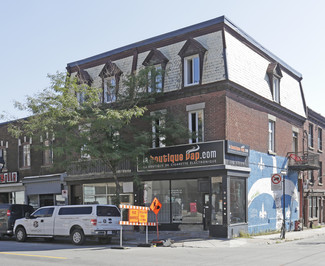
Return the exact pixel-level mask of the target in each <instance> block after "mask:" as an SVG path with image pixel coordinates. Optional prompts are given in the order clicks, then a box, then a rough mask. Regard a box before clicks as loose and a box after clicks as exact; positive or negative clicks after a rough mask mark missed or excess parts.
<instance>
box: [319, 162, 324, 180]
mask: <svg viewBox="0 0 325 266" xmlns="http://www.w3.org/2000/svg"><path fill="white" fill-rule="evenodd" d="M318 184H319V185H322V184H323V163H322V162H319V170H318Z"/></svg>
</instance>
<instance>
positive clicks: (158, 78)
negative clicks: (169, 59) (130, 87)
mask: <svg viewBox="0 0 325 266" xmlns="http://www.w3.org/2000/svg"><path fill="white" fill-rule="evenodd" d="M148 81H149V84H148V92H162V88H163V74H162V69H161V65H155V66H153V68H152V69H151V70H150V71H149V72H148Z"/></svg>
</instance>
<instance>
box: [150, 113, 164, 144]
mask: <svg viewBox="0 0 325 266" xmlns="http://www.w3.org/2000/svg"><path fill="white" fill-rule="evenodd" d="M150 115H151V116H153V120H152V148H159V147H165V146H166V144H165V140H166V136H165V135H164V134H163V132H162V131H163V129H164V128H165V123H166V119H165V115H166V110H160V111H156V112H152V113H151V114H150Z"/></svg>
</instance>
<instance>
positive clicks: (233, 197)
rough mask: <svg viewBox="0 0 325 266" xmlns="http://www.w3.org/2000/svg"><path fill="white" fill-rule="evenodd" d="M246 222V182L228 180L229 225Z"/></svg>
mask: <svg viewBox="0 0 325 266" xmlns="http://www.w3.org/2000/svg"><path fill="white" fill-rule="evenodd" d="M245 222H246V180H245V179H240V178H233V177H232V178H230V223H232V224H236V223H245Z"/></svg>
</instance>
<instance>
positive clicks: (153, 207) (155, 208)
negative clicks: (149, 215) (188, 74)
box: [150, 198, 162, 242]
mask: <svg viewBox="0 0 325 266" xmlns="http://www.w3.org/2000/svg"><path fill="white" fill-rule="evenodd" d="M161 206H162V204H161V203H160V201H159V200H158V199H157V198H154V199H153V201H152V203H151V205H150V210H152V211H153V212H154V213H155V214H156V224H157V241H158V242H159V230H158V213H159V211H160V209H161Z"/></svg>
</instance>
